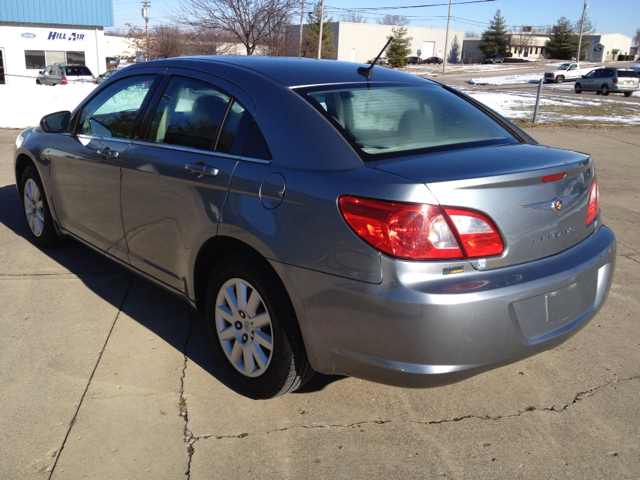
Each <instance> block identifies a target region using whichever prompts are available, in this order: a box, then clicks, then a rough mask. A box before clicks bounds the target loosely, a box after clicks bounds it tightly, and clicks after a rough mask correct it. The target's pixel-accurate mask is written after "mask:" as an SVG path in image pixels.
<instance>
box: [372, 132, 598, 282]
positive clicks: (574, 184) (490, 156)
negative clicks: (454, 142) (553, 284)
mask: <svg viewBox="0 0 640 480" xmlns="http://www.w3.org/2000/svg"><path fill="white" fill-rule="evenodd" d="M375 168H378V169H381V170H385V171H388V172H390V173H394V174H396V175H400V176H403V177H406V178H410V179H412V180H415V181H418V182H420V183H424V184H426V185H427V187H428V188H429V189H430V190H431V192H432V193H433V195H434V196H435V198H436V199H437V200H438V202H439V203H440V205H442V206H446V207H460V208H468V209H473V210H477V211H480V212H482V213H484V214H485V215H487V216H488V217H489V218H490V219H491V220H492V221H493V222H494V224H495V225H496V226H497V228H498V229H499V231H500V234H501V235H502V238H503V240H504V242H505V250H504V252H503V253H502V254H501V255H499V256H496V257H493V258H487V259H475V260H473V261H472V265H473V266H474V267H476V268H478V267H479V268H481V269H482V268H487V269H490V268H498V267H502V266H509V265H516V264H520V263H525V262H529V261H533V260H536V259H539V258H544V257H548V256H551V255H555V254H556V253H559V252H561V251H563V250H566V249H567V248H570V247H571V246H573V245H575V244H577V243H578V242H580V241H581V240H583V239H584V238H585V237H587V236H588V235H589V234H590V233H591V232H592V231H593V229H594V222H592V224H591V225H586V224H585V222H586V216H587V206H588V201H589V189H590V186H591V183H592V181H593V177H594V175H595V168H594V166H593V162H592V160H591V158H590V157H589V156H587V155H584V154H580V153H576V152H570V151H566V150H559V149H554V148H550V147H545V146H540V145H527V144H517V145H503V146H497V147H484V148H479V149H466V150H465V149H463V150H456V151H449V152H440V153H434V154H430V155H420V156H413V157H406V158H404V159H396V160H392V161H382V162H378V163H377V164H375Z"/></svg>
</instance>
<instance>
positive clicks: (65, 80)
mask: <svg viewBox="0 0 640 480" xmlns="http://www.w3.org/2000/svg"><path fill="white" fill-rule="evenodd" d="M78 83H96V78H95V77H94V76H93V73H91V70H89V68H88V67H85V66H83V65H67V66H65V67H64V68H63V77H62V85H73V84H78Z"/></svg>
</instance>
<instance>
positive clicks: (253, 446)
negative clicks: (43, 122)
mask: <svg viewBox="0 0 640 480" xmlns="http://www.w3.org/2000/svg"><path fill="white" fill-rule="evenodd" d="M529 133H530V134H531V135H532V136H533V137H534V138H536V139H537V140H539V141H540V142H541V143H543V144H547V145H552V146H557V147H562V148H569V149H575V150H579V151H583V152H589V153H591V154H592V155H593V156H594V158H595V160H596V165H597V168H598V170H597V175H598V181H599V185H600V194H601V208H602V215H603V219H604V222H605V223H606V224H607V225H608V226H609V227H611V228H612V229H613V230H614V231H615V233H616V235H617V238H618V258H617V269H616V273H615V278H614V284H613V287H612V289H611V294H610V297H609V300H608V302H607V304H606V305H605V306H604V308H603V309H602V310H601V311H600V313H599V315H598V316H597V317H596V318H595V319H594V320H593V321H592V322H591V323H590V324H589V325H587V326H586V327H585V328H584V329H583V330H582V331H581V332H580V333H579V334H578V335H577V336H575V337H573V338H572V339H571V340H570V341H569V342H567V343H565V344H564V345H562V346H560V347H559V348H556V349H555V350H552V351H549V352H546V353H543V354H541V355H538V356H536V357H533V358H530V359H527V360H524V361H522V362H519V363H516V364H513V365H509V366H506V367H503V368H500V369H497V370H494V371H491V372H487V373H484V374H482V375H479V376H476V377H474V378H471V379H469V380H466V381H464V382H462V383H458V384H455V385H450V386H447V387H441V388H435V389H429V390H407V389H400V388H394V387H388V386H384V385H377V384H373V383H369V382H365V381H361V380H358V379H353V378H344V377H340V376H321V375H317V376H316V377H315V378H314V380H312V382H311V383H310V384H309V385H307V386H305V387H304V388H303V389H302V390H300V391H298V392H296V393H293V394H289V395H286V396H284V397H280V398H277V399H275V400H269V401H252V400H248V399H246V398H244V397H242V396H239V395H238V394H236V393H235V392H234V391H233V390H231V389H230V388H228V386H227V385H225V379H224V377H223V375H222V372H221V371H220V370H219V369H218V368H217V366H216V365H215V364H214V363H213V361H212V356H211V355H210V354H209V347H208V343H207V342H208V340H207V337H206V334H205V331H204V325H203V321H202V317H201V316H200V315H199V314H198V313H197V312H195V311H193V310H191V309H189V307H188V306H187V305H186V304H184V303H182V302H181V301H179V300H177V299H175V298H173V297H170V296H168V295H166V293H165V292H164V291H162V290H160V289H159V288H157V287H155V286H154V285H152V284H150V283H148V282H146V281H144V280H143V279H141V278H139V277H136V276H134V275H132V274H131V273H129V272H127V271H126V270H123V269H121V268H120V267H119V266H117V265H115V264H112V263H110V262H109V261H108V260H106V259H104V258H103V257H101V256H100V255H98V254H96V253H94V252H93V251H91V250H89V249H87V248H86V247H84V246H81V245H79V244H76V243H73V242H72V243H69V244H68V245H66V246H64V247H62V248H60V249H57V250H47V251H45V250H40V249H38V248H36V247H34V246H33V245H32V244H31V243H30V242H29V241H28V239H27V233H28V232H27V227H26V225H25V224H24V221H23V219H22V212H21V209H22V207H21V202H20V200H19V198H18V196H17V194H16V188H15V178H14V177H13V172H12V167H13V159H12V149H13V143H14V140H15V137H16V135H17V134H18V131H17V130H0V432H1V433H0V435H1V438H2V441H1V442H0V478H3V479H29V478H35V479H38V478H56V479H75V478H99V479H107V478H132V479H145V478H151V479H158V478H166V479H182V478H193V479H210V478H266V479H268V478H278V479H280V478H332V479H333V478H456V479H465V478H469V479H478V478H487V479H503V478H504V479H520V478H522V479H530V478H579V479H584V478H590V479H600V478H602V479H613V478H615V479H635V478H640V435H639V432H640V395H638V393H639V392H640V322H639V312H640V288H639V286H638V285H639V283H640V198H639V197H640V188H639V187H638V185H640V169H639V163H640V129H637V128H636V129H563V128H547V129H535V130H531V131H530V132H529Z"/></svg>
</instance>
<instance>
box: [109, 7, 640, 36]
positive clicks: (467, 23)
mask: <svg viewBox="0 0 640 480" xmlns="http://www.w3.org/2000/svg"><path fill="white" fill-rule="evenodd" d="M150 2H151V8H150V9H149V26H153V25H159V24H163V23H170V22H169V19H168V18H167V12H168V11H169V10H170V7H171V6H172V5H175V4H176V3H177V2H176V1H175V0H150ZM312 3H313V0H305V10H309V8H306V7H307V6H308V5H312ZM587 3H588V4H589V8H588V9H587V15H588V17H589V19H590V20H591V23H592V24H593V25H594V26H595V27H596V31H597V33H622V34H623V35H627V36H628V37H631V38H633V37H634V36H635V32H636V29H638V28H640V1H639V0H616V1H613V0H587ZM415 5H423V6H422V7H420V8H397V7H405V6H415ZM427 5H437V6H427ZM380 7H396V8H395V9H380V10H360V12H361V13H363V14H364V15H365V16H366V17H367V19H368V20H367V21H368V22H369V23H375V22H376V19H377V18H380V16H383V15H385V14H390V15H404V16H406V17H408V18H409V19H410V25H412V26H415V27H433V28H446V26H447V12H448V10H449V4H448V0H366V1H364V0H325V8H326V9H327V12H328V14H329V15H331V16H332V17H333V20H334V21H336V20H340V15H341V13H342V11H343V9H349V8H354V9H363V8H380ZM583 7H584V0H453V7H452V9H451V28H453V29H456V30H465V31H471V32H476V33H482V32H483V31H484V30H485V29H486V28H487V26H488V23H489V20H491V18H493V15H494V14H495V12H496V10H500V11H501V13H502V16H503V17H504V18H505V20H506V23H507V25H509V26H513V27H515V28H517V27H520V26H525V25H526V26H548V25H554V24H555V23H556V21H557V20H558V19H559V18H560V17H562V16H565V17H567V18H568V19H569V20H571V21H573V22H576V21H578V20H580V17H581V16H582V9H583ZM141 10H142V2H141V1H140V0H113V14H114V23H115V25H114V27H115V28H120V29H127V27H126V26H125V23H133V24H134V25H138V26H140V27H144V20H143V18H142V14H141ZM298 20H299V19H296V21H298Z"/></svg>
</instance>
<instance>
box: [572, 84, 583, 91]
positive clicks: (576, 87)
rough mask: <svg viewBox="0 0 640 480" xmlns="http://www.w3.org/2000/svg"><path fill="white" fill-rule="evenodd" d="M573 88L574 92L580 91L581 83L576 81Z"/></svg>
mask: <svg viewBox="0 0 640 480" xmlns="http://www.w3.org/2000/svg"><path fill="white" fill-rule="evenodd" d="M573 89H574V90H575V91H576V93H582V85H580V84H579V83H576V85H575V87H573Z"/></svg>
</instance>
